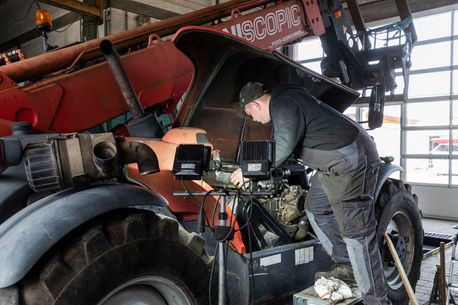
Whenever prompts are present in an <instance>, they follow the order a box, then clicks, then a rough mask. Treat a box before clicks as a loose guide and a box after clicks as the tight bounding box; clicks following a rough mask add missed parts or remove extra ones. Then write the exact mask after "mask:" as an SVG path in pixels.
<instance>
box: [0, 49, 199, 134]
mask: <svg viewBox="0 0 458 305" xmlns="http://www.w3.org/2000/svg"><path fill="white" fill-rule="evenodd" d="M122 61H123V63H124V65H125V67H126V71H127V73H128V75H129V77H130V78H131V81H132V84H133V86H134V88H135V91H136V92H137V94H138V93H140V101H141V102H142V104H143V106H144V107H148V106H151V105H154V104H156V103H159V102H164V101H165V100H168V99H169V98H170V97H177V98H178V97H181V95H182V94H183V93H184V91H185V90H186V89H187V87H188V85H189V83H190V81H191V78H192V65H191V63H190V62H189V60H188V59H187V58H186V57H185V56H183V55H182V54H181V53H180V52H179V51H178V50H177V49H176V48H175V47H174V46H173V44H172V43H164V44H161V45H158V46H151V47H148V48H145V49H142V50H139V51H136V52H133V53H131V54H128V55H126V56H124V57H123V58H122ZM0 109H2V111H1V112H0V119H3V120H9V121H14V120H17V119H26V120H28V121H29V120H32V122H33V123H34V126H35V127H36V128H39V129H42V130H52V131H55V132H78V131H84V130H87V129H88V128H90V127H93V126H95V125H97V124H100V123H102V122H105V121H107V120H109V119H111V118H113V117H116V116H117V115H119V114H121V113H124V112H126V111H127V107H126V105H125V103H124V100H123V98H122V95H121V93H120V91H119V89H118V88H117V85H116V83H115V81H114V78H113V75H112V73H111V71H110V69H109V68H108V65H107V64H106V63H100V64H97V65H94V66H92V67H89V68H86V69H83V70H81V71H78V72H75V73H72V74H63V75H60V76H58V77H55V78H51V79H50V80H47V81H43V82H39V83H36V84H35V85H33V86H29V87H25V88H19V87H13V88H10V89H7V90H3V91H1V99H0ZM18 112H19V113H18ZM18 115H19V116H20V117H18ZM8 134H9V133H8ZM2 135H5V133H2Z"/></svg>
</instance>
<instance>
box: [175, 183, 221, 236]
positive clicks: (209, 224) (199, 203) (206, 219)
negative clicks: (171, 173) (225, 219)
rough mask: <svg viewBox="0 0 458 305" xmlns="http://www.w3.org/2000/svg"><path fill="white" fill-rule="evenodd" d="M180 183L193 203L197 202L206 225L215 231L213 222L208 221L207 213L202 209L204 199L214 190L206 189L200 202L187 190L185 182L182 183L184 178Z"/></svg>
mask: <svg viewBox="0 0 458 305" xmlns="http://www.w3.org/2000/svg"><path fill="white" fill-rule="evenodd" d="M181 183H182V185H183V188H184V190H185V191H186V193H188V194H189V197H191V199H192V200H193V201H194V202H195V203H197V205H198V206H199V208H200V210H199V211H201V212H202V213H203V215H204V217H205V221H206V222H207V224H208V227H209V228H210V230H211V231H212V232H213V233H214V232H215V230H214V228H213V224H214V222H213V223H210V221H209V220H208V218H207V214H206V213H205V209H204V205H205V200H206V198H207V197H208V195H210V193H211V192H213V191H214V190H210V191H208V192H207V193H206V194H205V196H204V199H203V201H202V202H199V200H197V198H196V197H195V196H193V195H192V193H191V192H189V190H188V188H187V187H186V184H185V183H184V180H181ZM218 201H219V199H218Z"/></svg>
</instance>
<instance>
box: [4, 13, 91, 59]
mask: <svg viewBox="0 0 458 305" xmlns="http://www.w3.org/2000/svg"><path fill="white" fill-rule="evenodd" d="M81 18H83V16H81V15H80V14H77V13H73V12H72V13H68V14H65V15H63V16H61V17H59V18H56V19H55V20H54V21H53V27H54V29H59V28H62V27H64V26H66V25H69V24H70V23H73V22H75V21H78V20H80V19H81ZM40 36H41V33H40V31H38V30H37V29H35V28H33V29H32V30H29V31H27V32H25V33H23V34H21V35H19V36H17V37H15V38H13V39H10V40H8V41H5V42H3V43H1V44H0V51H1V50H9V49H12V48H16V47H19V46H20V45H21V44H23V43H24V42H27V41H30V40H32V39H35V38H38V37H40Z"/></svg>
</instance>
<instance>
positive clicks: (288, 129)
mask: <svg viewBox="0 0 458 305" xmlns="http://www.w3.org/2000/svg"><path fill="white" fill-rule="evenodd" d="M240 103H241V106H242V107H243V109H244V111H245V113H246V114H247V115H249V116H251V117H252V119H253V120H254V121H256V122H259V123H262V124H267V123H269V122H271V121H272V126H273V130H274V139H275V143H276V144H275V149H276V152H275V153H276V161H275V167H279V166H281V164H282V163H283V161H285V160H286V159H287V158H288V157H290V156H291V155H293V154H294V155H296V156H299V158H300V159H301V160H302V161H303V162H304V163H305V164H306V165H307V166H309V167H310V168H312V169H315V170H316V172H315V174H314V175H313V176H312V178H311V181H310V182H311V187H310V190H309V192H308V194H307V198H306V203H305V207H306V212H307V216H308V218H309V221H310V223H311V224H312V227H313V229H314V231H315V233H316V234H317V236H318V238H319V239H320V242H321V243H322V244H323V246H324V248H325V250H326V251H327V253H328V254H329V255H330V256H331V257H332V259H333V261H334V263H335V265H334V266H333V267H332V269H331V270H330V271H329V272H319V273H317V274H316V275H315V278H316V279H317V278H319V277H320V276H325V277H330V276H333V277H335V278H339V279H342V280H344V281H346V282H347V283H351V282H353V283H354V281H355V280H356V283H357V284H358V287H359V289H360V290H361V293H362V296H363V301H364V304H366V305H378V304H381V305H386V304H391V302H390V301H389V300H388V298H387V291H386V287H385V278H384V275H383V267H382V261H381V257H380V253H379V247H378V244H377V238H376V225H377V222H376V220H375V217H374V191H375V184H376V181H377V171H378V168H379V166H380V164H381V160H380V158H379V155H378V153H377V149H376V147H375V143H374V142H373V140H372V138H371V137H370V136H369V135H368V134H367V132H366V131H365V130H364V129H363V128H361V126H359V124H357V123H356V122H354V121H352V120H350V119H349V118H347V117H346V116H345V115H343V114H342V113H340V112H338V111H336V110H335V109H333V108H331V107H330V106H328V105H326V104H325V103H322V102H321V101H320V100H318V99H316V98H314V97H312V96H311V95H309V94H308V93H307V92H306V90H305V89H304V88H303V87H301V86H298V85H294V84H282V85H277V86H275V87H274V88H273V89H272V90H269V89H267V88H265V87H264V85H263V84H261V83H258V82H249V83H247V84H246V85H245V86H244V87H243V88H242V90H241V91H240ZM231 181H232V183H233V184H235V185H237V186H239V187H240V186H241V185H242V184H243V183H244V178H243V176H242V172H241V169H238V170H236V171H235V172H234V173H232V175H231ZM352 267H353V268H352Z"/></svg>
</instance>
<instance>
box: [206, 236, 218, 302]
mask: <svg viewBox="0 0 458 305" xmlns="http://www.w3.org/2000/svg"><path fill="white" fill-rule="evenodd" d="M217 255H218V243H216V247H215V252H214V255H213V257H216V256H217ZM215 264H216V259H214V260H213V262H212V267H211V270H210V280H209V283H208V302H209V305H212V281H213V273H214V272H215Z"/></svg>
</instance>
